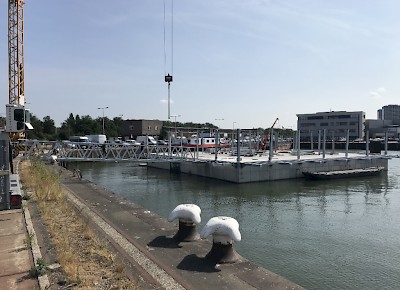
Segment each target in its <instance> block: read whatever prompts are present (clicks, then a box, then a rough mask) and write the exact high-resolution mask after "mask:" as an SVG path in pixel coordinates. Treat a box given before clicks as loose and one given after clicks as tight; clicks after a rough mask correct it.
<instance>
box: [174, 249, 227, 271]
mask: <svg viewBox="0 0 400 290" xmlns="http://www.w3.org/2000/svg"><path fill="white" fill-rule="evenodd" d="M215 265H216V263H213V262H211V261H209V260H208V259H206V258H200V257H198V256H196V255H195V254H191V255H188V256H186V257H185V258H183V260H182V261H181V262H180V263H179V264H178V265H177V266H176V267H177V268H178V269H180V270H186V271H193V272H202V273H214V272H220V271H221V270H220V269H216V268H215Z"/></svg>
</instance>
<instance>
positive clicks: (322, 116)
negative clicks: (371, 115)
mask: <svg viewBox="0 0 400 290" xmlns="http://www.w3.org/2000/svg"><path fill="white" fill-rule="evenodd" d="M324 129H325V132H326V137H327V139H330V140H331V139H332V138H333V139H335V140H341V139H342V140H343V138H346V136H347V130H349V139H350V140H354V139H358V138H364V131H365V113H364V112H362V111H356V112H346V111H331V112H319V113H314V114H297V130H298V131H299V132H300V139H301V140H302V141H309V140H311V136H313V139H314V140H315V139H316V138H318V137H317V136H318V132H320V133H321V136H322V134H323V130H324Z"/></svg>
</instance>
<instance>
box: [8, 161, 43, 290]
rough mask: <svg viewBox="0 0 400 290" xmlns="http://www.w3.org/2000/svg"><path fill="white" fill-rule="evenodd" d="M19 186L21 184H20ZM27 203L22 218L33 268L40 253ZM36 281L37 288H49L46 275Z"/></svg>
mask: <svg viewBox="0 0 400 290" xmlns="http://www.w3.org/2000/svg"><path fill="white" fill-rule="evenodd" d="M19 164H20V161H18V163H17V166H16V167H17V168H16V173H17V174H18V171H19V170H18V169H19ZM20 186H21V184H20ZM27 203H28V202H27V201H26V200H23V201H22V208H23V211H24V217H25V224H26V229H27V231H28V235H29V237H30V240H31V244H30V247H31V250H32V256H33V262H34V264H35V266H36V265H37V264H38V260H39V259H42V253H41V252H40V247H39V244H38V241H37V238H36V232H35V229H34V228H33V223H32V219H31V214H30V212H29V209H28V204H27ZM38 281H39V287H40V289H41V290H45V289H48V288H49V287H50V281H49V277H48V276H47V274H45V275H42V276H39V277H38Z"/></svg>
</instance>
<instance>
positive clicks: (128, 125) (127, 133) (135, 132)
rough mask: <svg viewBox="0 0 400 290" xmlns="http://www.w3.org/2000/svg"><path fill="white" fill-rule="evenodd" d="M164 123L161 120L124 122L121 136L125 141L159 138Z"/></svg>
mask: <svg viewBox="0 0 400 290" xmlns="http://www.w3.org/2000/svg"><path fill="white" fill-rule="evenodd" d="M162 126H163V122H162V121H160V120H144V119H141V120H124V121H123V122H122V125H121V135H122V137H123V138H125V139H136V137H137V136H145V135H149V136H158V135H160V133H161V129H162Z"/></svg>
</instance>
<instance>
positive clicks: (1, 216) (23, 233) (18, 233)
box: [0, 209, 40, 290]
mask: <svg viewBox="0 0 400 290" xmlns="http://www.w3.org/2000/svg"><path fill="white" fill-rule="evenodd" d="M30 240H31V239H30V238H29V235H28V232H27V227H26V223H25V217H24V213H23V210H21V209H16V210H4V211H0V288H1V289H5V290H8V289H10V290H11V289H13V290H14V289H40V288H39V283H38V280H37V279H35V278H31V276H30V273H29V271H30V270H31V269H32V268H33V260H32V253H31V250H30V247H29V244H30V242H29V241H30Z"/></svg>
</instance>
